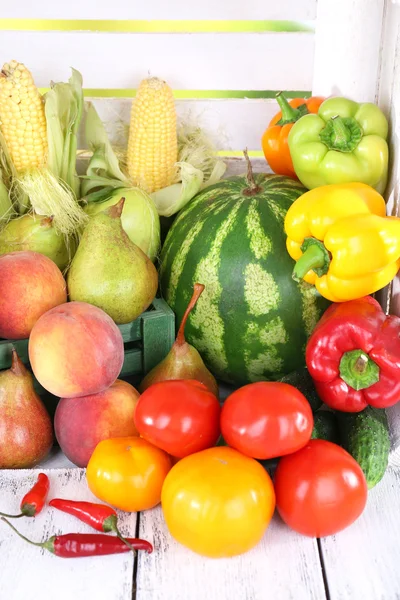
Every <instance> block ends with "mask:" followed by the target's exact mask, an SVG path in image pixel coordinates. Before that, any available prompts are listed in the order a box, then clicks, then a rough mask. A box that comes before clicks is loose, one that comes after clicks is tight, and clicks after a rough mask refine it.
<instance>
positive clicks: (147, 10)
mask: <svg viewBox="0 0 400 600" xmlns="http://www.w3.org/2000/svg"><path fill="white" fill-rule="evenodd" d="M316 6H317V0H280V2H260V1H259V0H247V2H245V3H243V1H242V0H230V1H229V2H215V0H203V2H187V0H174V2H165V0H152V1H151V2H137V1H133V2H126V0H114V2H104V1H102V2H99V1H98V0H86V2H81V0H70V1H69V2H54V0H40V2H38V3H37V4H32V2H29V1H28V0H19V1H18V2H9V3H4V6H2V8H1V16H2V17H3V18H21V19H29V18H42V19H304V20H310V19H314V18H315V14H316Z"/></svg>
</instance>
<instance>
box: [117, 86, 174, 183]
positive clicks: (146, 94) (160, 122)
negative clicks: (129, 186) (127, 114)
mask: <svg viewBox="0 0 400 600" xmlns="http://www.w3.org/2000/svg"><path fill="white" fill-rule="evenodd" d="M177 160H178V140H177V129H176V110H175V101H174V97H173V94H172V90H171V88H170V87H169V86H168V85H167V84H166V83H165V81H162V80H161V79H158V78H157V77H151V78H148V79H144V80H143V81H142V82H141V84H140V86H139V89H138V91H137V95H136V98H135V100H134V102H133V106H132V114H131V122H130V128H129V141H128V154H127V166H128V173H129V175H130V177H131V179H132V181H133V183H134V185H136V186H139V187H141V188H142V189H144V190H145V191H146V192H148V193H151V192H155V191H156V190H159V189H161V188H164V187H167V186H169V185H171V184H172V183H173V182H174V179H175V175H176V170H177V169H176V162H177Z"/></svg>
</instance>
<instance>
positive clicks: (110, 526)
mask: <svg viewBox="0 0 400 600" xmlns="http://www.w3.org/2000/svg"><path fill="white" fill-rule="evenodd" d="M203 288H204V286H203ZM202 291H203V290H202ZM103 531H104V532H105V533H109V532H110V531H113V532H114V533H115V534H116V536H117V537H118V538H119V539H120V540H121V542H124V544H126V546H128V548H130V549H131V550H132V552H136V549H135V548H134V547H133V546H132V545H131V544H130V543H129V542H128V540H126V539H125V538H124V537H123V535H122V534H121V532H120V530H119V529H118V525H117V515H110V516H109V517H107V519H105V520H104V522H103Z"/></svg>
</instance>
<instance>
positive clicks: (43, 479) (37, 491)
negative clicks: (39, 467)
mask: <svg viewBox="0 0 400 600" xmlns="http://www.w3.org/2000/svg"><path fill="white" fill-rule="evenodd" d="M49 488H50V481H49V478H48V477H47V475H45V474H44V473H39V475H38V478H37V482H36V483H35V485H34V486H33V488H32V489H31V490H29V492H27V493H26V494H25V496H24V497H23V498H22V500H21V504H20V508H21V513H20V514H19V515H8V514H6V513H2V512H0V516H3V517H9V518H10V519H19V517H35V516H36V515H38V514H39V513H40V511H41V510H42V508H43V506H44V503H45V501H46V496H47V494H48V492H49Z"/></svg>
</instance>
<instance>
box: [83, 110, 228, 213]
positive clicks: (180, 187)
mask: <svg viewBox="0 0 400 600" xmlns="http://www.w3.org/2000/svg"><path fill="white" fill-rule="evenodd" d="M86 140H87V142H88V145H89V148H90V149H91V150H92V151H93V156H92V158H91V160H90V162H89V166H88V169H87V172H86V176H85V177H84V178H83V179H84V180H83V182H82V194H83V195H84V196H85V199H86V200H87V201H89V202H90V201H91V196H92V194H93V193H95V194H96V193H100V194H101V193H102V190H104V189H108V190H110V189H112V188H119V187H121V185H122V186H124V187H130V185H131V184H130V183H129V179H128V178H127V176H126V175H125V173H124V172H123V170H122V169H121V165H123V164H124V161H123V159H121V157H120V158H118V156H117V153H116V151H115V150H114V149H113V148H112V146H111V144H110V142H109V140H108V136H107V133H106V131H105V129H104V126H103V124H102V122H101V120H100V118H99V116H98V114H97V112H96V110H95V108H94V107H93V106H92V105H91V106H90V107H89V109H88V114H87V119H86ZM178 155H179V162H177V163H176V166H177V175H176V180H175V182H174V183H173V184H172V185H170V186H168V187H165V188H163V189H161V190H158V191H157V192H154V193H152V194H151V198H152V199H153V201H154V203H155V205H156V207H157V211H158V214H159V215H160V216H163V217H169V216H172V215H174V214H175V213H177V212H178V211H179V210H181V209H182V208H183V207H184V206H185V205H186V204H187V203H188V202H189V201H190V200H191V199H192V198H193V197H194V196H195V195H196V194H197V193H198V192H199V191H200V190H201V189H204V188H205V187H207V186H209V185H212V184H213V183H216V182H217V181H219V180H220V179H221V178H222V177H223V175H224V173H225V169H226V165H225V163H224V162H223V161H222V160H220V159H219V158H218V156H217V153H216V150H215V147H214V144H213V143H212V142H211V140H210V139H209V137H208V136H207V134H206V132H205V131H204V130H202V129H201V128H199V127H198V126H191V125H190V124H188V123H183V124H181V125H180V126H179V127H178ZM107 193H108V192H107ZM95 201H97V200H95Z"/></svg>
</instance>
